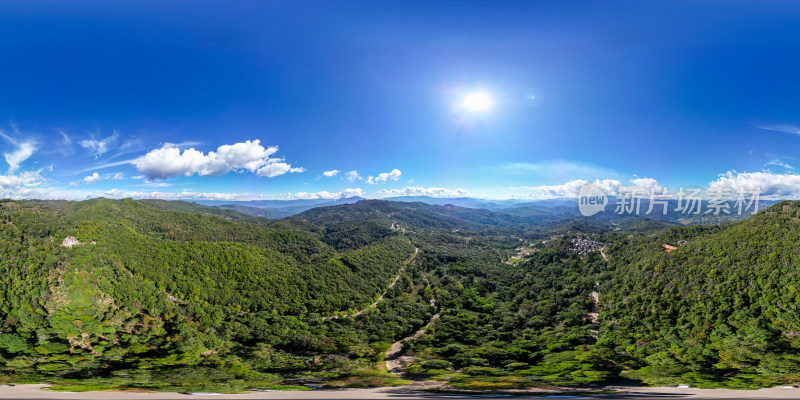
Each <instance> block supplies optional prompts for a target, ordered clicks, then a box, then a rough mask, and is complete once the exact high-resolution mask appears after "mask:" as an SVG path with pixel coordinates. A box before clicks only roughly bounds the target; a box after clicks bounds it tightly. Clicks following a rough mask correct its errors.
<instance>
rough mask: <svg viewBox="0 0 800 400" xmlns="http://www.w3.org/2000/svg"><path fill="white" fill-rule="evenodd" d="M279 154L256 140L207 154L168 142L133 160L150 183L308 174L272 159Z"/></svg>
mask: <svg viewBox="0 0 800 400" xmlns="http://www.w3.org/2000/svg"><path fill="white" fill-rule="evenodd" d="M277 151H278V147H276V146H271V147H266V148H265V147H264V146H262V145H261V141H260V140H257V139H256V140H252V141H251V140H248V141H245V142H242V143H235V144H232V145H222V146H219V147H218V148H217V150H216V151H209V152H208V154H205V153H203V152H202V151H199V150H195V149H194V148H189V149H186V150H183V151H181V150H180V148H178V147H177V146H175V145H173V144H169V143H166V144H164V145H163V146H162V147H161V148H158V149H155V150H151V151H150V152H148V153H147V154H145V155H144V156H142V157H139V158H137V159H135V160H133V161H132V164H133V165H134V166H136V170H137V171H138V172H139V173H141V174H143V175H144V176H146V177H147V178H148V179H151V180H153V179H166V178H169V177H172V176H178V175H183V176H192V175H194V174H197V175H200V176H219V175H223V174H226V173H228V172H231V171H249V172H252V173H255V174H256V175H258V176H266V177H270V178H271V177H275V176H279V175H283V174H285V173H299V172H303V171H305V169H304V168H300V167H292V166H291V165H290V164H288V163H286V162H284V160H283V159H282V158H272V157H271V156H272V155H273V154H275V152H277Z"/></svg>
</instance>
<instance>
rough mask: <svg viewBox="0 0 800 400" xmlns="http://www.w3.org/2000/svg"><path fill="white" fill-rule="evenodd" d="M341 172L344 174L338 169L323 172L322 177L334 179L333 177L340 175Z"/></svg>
mask: <svg viewBox="0 0 800 400" xmlns="http://www.w3.org/2000/svg"><path fill="white" fill-rule="evenodd" d="M339 172H342V171H339V170H338V169H332V170H330V171H325V172H323V173H322V175H323V176H325V177H326V178H332V177H334V176H336V175H338V174H339Z"/></svg>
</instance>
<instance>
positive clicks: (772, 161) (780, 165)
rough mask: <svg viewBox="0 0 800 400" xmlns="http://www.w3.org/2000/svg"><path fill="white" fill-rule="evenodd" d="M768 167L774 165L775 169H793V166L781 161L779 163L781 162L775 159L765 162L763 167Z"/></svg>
mask: <svg viewBox="0 0 800 400" xmlns="http://www.w3.org/2000/svg"><path fill="white" fill-rule="evenodd" d="M770 165H774V166H777V167H783V168H786V169H794V167H793V166H791V165H789V164H788V163H786V162H783V161H781V160H779V159H777V158H775V159H772V160H769V161H767V162H766V164H764V166H765V167H769V166H770Z"/></svg>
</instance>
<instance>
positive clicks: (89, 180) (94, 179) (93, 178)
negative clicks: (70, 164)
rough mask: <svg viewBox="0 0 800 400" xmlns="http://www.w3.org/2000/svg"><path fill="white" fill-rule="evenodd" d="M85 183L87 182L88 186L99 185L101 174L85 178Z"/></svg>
mask: <svg viewBox="0 0 800 400" xmlns="http://www.w3.org/2000/svg"><path fill="white" fill-rule="evenodd" d="M83 181H84V182H86V184H87V185H91V184H93V183H97V182H99V181H100V174H98V173H97V172H95V173H93V174H91V175H89V176H87V177H85V178H83Z"/></svg>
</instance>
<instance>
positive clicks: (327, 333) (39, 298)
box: [0, 199, 800, 391]
mask: <svg viewBox="0 0 800 400" xmlns="http://www.w3.org/2000/svg"><path fill="white" fill-rule="evenodd" d="M229 212H231V213H232V212H233V211H229V210H224V212H223V213H222V214H217V215H214V213H215V212H212V211H210V210H207V209H204V208H203V206H197V207H196V205H192V204H191V203H169V202H153V201H146V202H139V201H135V200H130V199H126V200H108V199H94V200H88V201H83V202H65V201H9V200H3V201H0V222H2V223H0V243H2V246H1V247H0V251H2V254H1V255H0V256H1V257H0V287H1V288H2V289H0V381H50V382H75V381H71V380H75V379H77V380H79V382H82V383H86V382H89V383H91V384H92V385H101V387H107V388H125V387H145V388H150V389H156V390H180V391H191V390H203V391H225V390H242V389H247V388H272V387H275V385H276V384H279V383H281V382H283V384H295V385H296V384H301V383H316V384H323V385H329V386H348V385H382V384H394V383H398V382H399V381H398V380H397V377H395V376H394V375H391V374H388V373H386V371H385V370H384V367H383V365H384V364H383V361H382V360H383V358H384V356H385V354H386V353H385V352H386V351H387V350H388V349H389V347H390V346H391V344H392V343H393V342H396V341H398V340H401V339H402V338H404V337H406V336H408V335H410V334H412V333H413V332H415V331H416V330H417V329H419V328H420V327H422V326H424V325H426V324H427V323H429V322H432V326H431V327H430V328H429V329H428V330H427V331H426V332H425V333H424V334H421V335H419V336H418V337H416V339H414V340H409V341H407V342H405V344H404V346H403V350H402V353H403V354H404V355H405V357H404V360H405V361H406V365H405V366H404V367H403V368H404V377H406V378H410V379H434V380H440V381H446V382H448V383H450V384H451V385H453V386H456V387H464V388H505V387H539V386H543V385H544V386H547V385H583V384H587V383H601V382H607V381H609V380H613V379H616V378H617V377H620V376H623V377H628V378H633V379H638V380H641V381H643V382H645V383H652V384H676V383H690V384H694V385H698V386H725V387H760V386H767V385H771V384H777V383H795V382H798V381H800V357H798V356H796V353H797V352H798V349H800V339H798V337H800V318H798V316H797V312H798V308H800V294H798V287H797V282H798V277H799V275H800V250H798V243H800V204H799V203H797V202H783V203H780V204H777V205H775V206H772V207H770V208H768V209H766V210H763V211H761V212H760V213H759V214H757V215H755V216H753V217H751V218H750V219H748V220H746V221H742V222H736V223H731V224H726V225H709V226H700V225H692V226H672V225H670V224H664V223H663V222H654V221H648V220H644V219H630V220H625V221H619V222H618V223H616V224H617V225H609V224H607V223H603V222H601V221H597V220H591V219H588V220H587V219H574V218H568V219H561V220H547V221H542V222H537V221H536V220H535V219H531V218H528V217H517V216H510V215H508V214H504V213H502V212H500V213H498V212H492V211H487V210H475V209H465V208H460V207H453V206H432V205H427V204H422V203H397V202H388V201H360V202H358V203H355V204H346V205H339V206H334V207H322V208H317V209H312V210H309V211H306V212H304V213H302V214H300V215H298V216H296V217H293V218H290V219H283V220H267V219H261V218H251V217H248V216H239V217H237V216H236V215H234V214H227V213H229ZM210 214H211V215H210ZM65 238H74V239H75V240H77V241H78V242H79V243H78V244H74V245H73V246H72V247H65V246H63V244H64V240H65ZM684 241H685V244H684ZM68 242H69V241H68ZM664 244H668V245H672V246H675V247H677V249H675V250H671V252H670V253H666V252H665V251H664V247H662V245H664ZM581 246H583V248H589V249H590V250H588V251H583V250H580V247H581ZM587 246H588V247H587ZM602 246H606V247H605V250H604V252H603V253H602V254H601V253H600V252H599V251H597V249H598V248H600V247H602ZM591 249H593V250H591ZM593 291H596V293H599V295H597V297H599V301H595V300H593V298H592V296H591V294H592V292H593ZM378 299H379V301H377V302H375V301H376V300H378ZM597 312H599V319H598V320H597V321H595V319H596V318H597V317H598V314H597ZM434 315H436V316H440V318H438V319H431V318H432V316H434ZM333 317H337V318H333Z"/></svg>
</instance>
